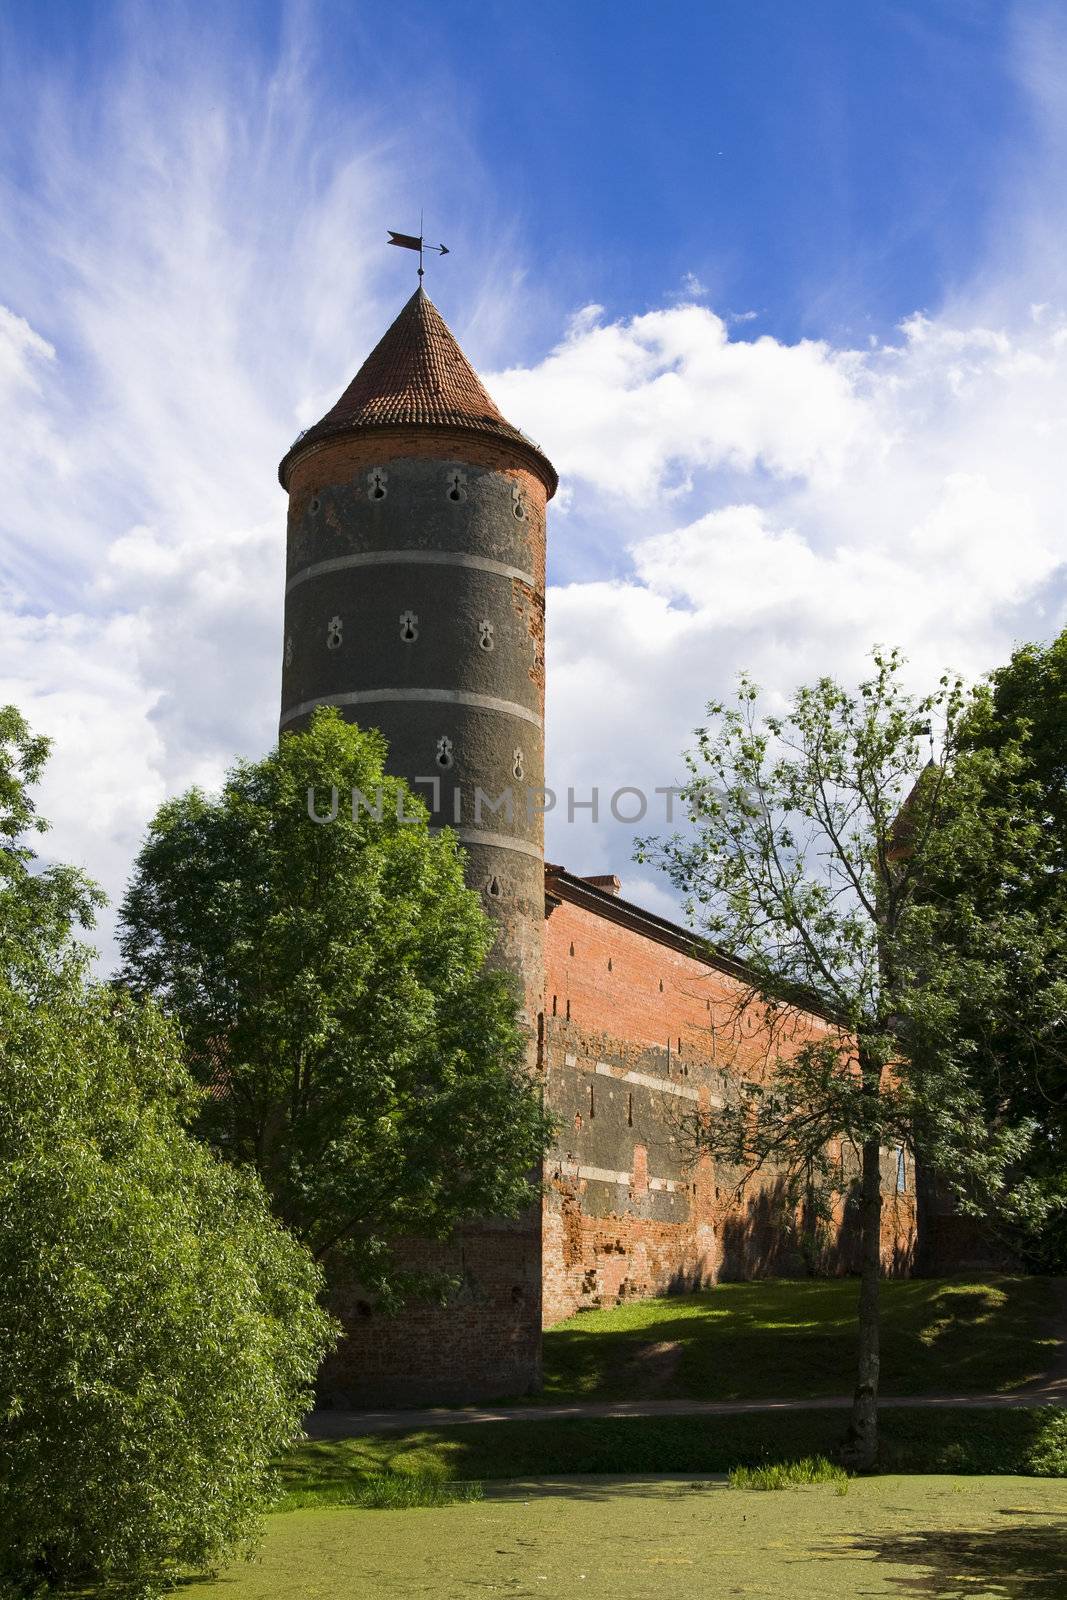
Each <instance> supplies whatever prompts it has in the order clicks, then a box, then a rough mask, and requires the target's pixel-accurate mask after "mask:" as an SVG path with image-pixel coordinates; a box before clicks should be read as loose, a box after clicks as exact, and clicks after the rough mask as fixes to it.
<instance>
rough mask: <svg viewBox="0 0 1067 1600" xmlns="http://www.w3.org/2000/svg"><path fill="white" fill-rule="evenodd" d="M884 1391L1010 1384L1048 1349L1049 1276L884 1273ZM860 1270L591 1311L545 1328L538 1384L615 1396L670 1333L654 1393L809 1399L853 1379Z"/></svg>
mask: <svg viewBox="0 0 1067 1600" xmlns="http://www.w3.org/2000/svg"><path fill="white" fill-rule="evenodd" d="M882 1292H883V1357H882V1392H883V1393H884V1394H886V1395H893V1394H896V1395H922V1394H935V1393H941V1394H985V1393H998V1392H1008V1391H1010V1390H1012V1389H1016V1388H1018V1387H1020V1386H1021V1385H1022V1384H1024V1383H1026V1382H1028V1381H1029V1380H1031V1379H1033V1378H1035V1377H1038V1376H1040V1375H1041V1374H1042V1373H1043V1372H1045V1371H1046V1370H1047V1369H1048V1367H1049V1366H1050V1365H1051V1364H1052V1363H1053V1362H1054V1360H1055V1356H1056V1351H1057V1344H1056V1339H1055V1337H1054V1335H1053V1333H1052V1331H1051V1328H1050V1319H1051V1315H1052V1311H1053V1309H1054V1295H1053V1287H1052V1285H1051V1283H1050V1282H1049V1280H1047V1279H1040V1278H1006V1277H997V1276H993V1275H991V1276H989V1277H987V1278H985V1279H983V1280H981V1281H978V1282H975V1281H974V1280H961V1281H958V1282H957V1281H953V1280H943V1279H942V1280H936V1281H934V1280H920V1279H912V1280H890V1281H887V1282H886V1283H884V1284H883V1286H882ZM857 1298H858V1285H857V1284H856V1282H855V1280H853V1279H830V1280H818V1279H805V1280H800V1281H789V1280H783V1279H777V1280H774V1281H769V1282H759V1283H725V1284H721V1285H720V1286H719V1287H718V1288H716V1289H712V1290H703V1291H700V1292H698V1293H695V1294H689V1295H685V1296H678V1297H669V1298H661V1299H657V1300H648V1301H643V1302H639V1303H633V1304H631V1305H625V1306H620V1307H617V1308H614V1309H612V1310H609V1311H590V1312H583V1313H581V1314H580V1315H579V1316H576V1317H573V1318H571V1319H570V1321H568V1322H566V1323H562V1324H560V1325H558V1326H557V1327H555V1328H552V1329H550V1330H549V1332H548V1333H547V1334H546V1335H545V1341H544V1355H545V1387H544V1391H543V1393H542V1394H541V1395H540V1396H538V1397H536V1398H538V1399H542V1400H552V1399H559V1400H562V1399H572V1398H575V1399H577V1398H581V1399H592V1398H604V1399H619V1398H624V1397H626V1398H629V1397H633V1396H635V1395H638V1394H639V1393H640V1384H639V1383H637V1384H636V1386H635V1377H636V1376H637V1375H639V1373H640V1368H641V1362H640V1359H639V1358H640V1356H641V1353H642V1352H643V1351H648V1350H649V1349H650V1348H652V1347H656V1346H662V1345H664V1344H667V1343H671V1344H676V1345H677V1347H678V1349H679V1351H680V1356H679V1359H678V1363H677V1368H676V1370H675V1371H674V1372H673V1374H672V1375H671V1376H670V1377H669V1379H668V1381H666V1382H665V1383H663V1384H662V1385H660V1386H658V1387H657V1390H656V1392H657V1393H658V1394H661V1395H663V1396H667V1397H686V1398H694V1399H697V1398H699V1399H709V1400H737V1399H747V1400H756V1399H773V1398H788V1399H803V1398H805V1397H808V1398H813V1399H814V1398H817V1397H822V1396H829V1395H834V1394H839V1393H842V1392H847V1391H848V1389H849V1387H850V1384H851V1381H852V1376H853V1372H854V1368H855V1361H856V1308H857Z"/></svg>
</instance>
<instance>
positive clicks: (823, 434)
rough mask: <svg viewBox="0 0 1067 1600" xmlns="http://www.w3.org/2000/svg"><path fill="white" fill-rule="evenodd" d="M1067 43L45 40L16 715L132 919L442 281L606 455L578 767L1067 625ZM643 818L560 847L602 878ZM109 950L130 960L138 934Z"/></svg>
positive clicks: (16, 484)
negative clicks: (306, 448) (889, 663)
mask: <svg viewBox="0 0 1067 1600" xmlns="http://www.w3.org/2000/svg"><path fill="white" fill-rule="evenodd" d="M1065 67H1067V16H1065V15H1064V13H1063V10H1062V8H1061V7H1059V6H1056V5H1045V4H1043V3H1042V0H1027V3H1025V4H1016V5H1012V4H1010V3H1002V0H1001V3H992V0H990V3H984V0H924V3H922V4H919V3H900V4H894V3H880V0H866V3H864V4H860V5H857V4H855V3H846V0H814V3H805V4H800V3H799V0H797V3H793V0H745V3H741V0H732V3H727V0H719V3H705V4H693V5H689V6H683V5H680V4H676V3H674V0H666V3H664V0H660V3H657V4H655V5H650V4H643V5H637V4H632V3H621V4H607V3H601V0H582V3H579V0H570V3H567V4H564V3H559V0H549V3H540V4H538V5H536V6H521V5H519V4H517V3H511V4H501V3H485V0H482V3H477V4H475V3H468V0H462V3H461V0H438V3H434V4H431V3H427V0H418V3H408V4H405V5H395V4H394V5H387V4H383V3H379V0H374V3H362V4H361V3H359V0H348V3H346V4H333V3H318V4H317V3H314V0H305V3H301V4H286V5H268V4H243V5H242V4H231V5H223V6H220V5H214V6H207V5H201V4H193V5H188V6H184V7H181V6H171V5H166V4H153V5H148V4H142V5H125V6H104V5H93V4H91V3H86V0H81V3H65V4H52V3H49V0H37V3H36V4H35V5H33V6H32V7H30V6H23V7H9V8H7V9H6V11H4V12H3V13H0V96H2V99H3V110H4V115H3V119H2V130H0V426H3V427H4V430H5V433H6V434H7V436H8V437H9V438H10V439H11V440H12V441H13V443H12V445H11V446H10V447H9V448H8V450H7V451H6V452H5V458H4V460H3V462H2V464H0V473H2V474H3V482H2V484H0V696H2V697H3V698H5V699H13V700H15V701H16V702H17V703H18V704H20V705H21V706H22V707H23V708H24V709H25V710H26V711H27V712H28V714H30V715H31V717H32V718H33V720H34V722H35V724H37V725H38V726H40V727H41V728H42V730H43V731H46V732H49V733H52V734H53V735H54V736H55V738H56V741H57V749H56V758H55V761H54V763H53V769H52V775H51V777H50V779H49V784H48V786H47V789H46V794H45V807H46V809H47V810H48V811H49V812H50V814H51V815H52V816H53V817H54V819H55V823H56V827H55V832H54V834H53V848H54V849H55V850H56V853H57V854H59V855H66V856H68V857H71V858H74V859H77V860H79V861H81V862H82V863H83V864H84V865H86V866H87V867H88V868H89V870H90V871H92V872H94V873H95V874H96V875H97V876H98V877H100V878H101V879H102V880H103V881H104V883H105V885H106V887H107V888H108V889H109V891H110V892H111V893H112V894H118V893H120V892H121V886H122V882H123V879H124V877H125V873H126V870H127V868H128V865H129V860H130V857H131V855H132V852H133V850H134V849H135V848H136V843H137V839H138V837H139V835H140V832H141V829H142V828H143V826H144V822H145V820H146V818H147V816H148V815H149V814H150V813H151V810H152V809H153V807H154V806H155V805H156V804H158V803H159V801H160V800H161V799H162V798H163V797H164V796H165V795H166V794H168V793H173V792H174V791H175V790H176V789H178V788H181V787H183V786H184V785H186V784H188V783H190V782H192V781H201V782H204V783H213V782H215V781H216V780H217V778H218V776H219V774H220V772H221V771H222V770H223V768H224V766H225V764H226V762H227V761H228V760H229V759H230V758H231V757H232V756H233V755H234V754H235V753H237V752H241V753H244V754H254V753H257V752H258V751H260V750H262V749H264V748H265V747H266V746H267V745H268V744H269V742H270V740H271V738H272V737H273V733H274V728H275V718H276V711H277V695H278V665H279V655H280V641H279V633H280V602H281V583H280V573H281V565H280V563H281V549H282V539H283V529H284V501H283V499H282V496H281V493H280V490H279V489H278V487H277V484H276V480H275V478H274V469H275V466H276V463H277V460H278V457H279V456H280V455H281V454H282V452H283V451H284V449H285V447H286V445H287V444H288V442H289V440H290V438H291V437H292V436H293V434H295V432H296V431H297V430H298V428H300V427H301V426H305V425H306V424H307V423H308V422H310V421H312V420H314V418H315V417H316V416H318V415H319V414H321V412H322V411H323V410H325V409H326V407H327V406H328V405H329V404H330V403H332V401H333V399H334V398H336V395H337V393H339V391H340V389H341V388H342V387H343V386H344V384H345V383H346V382H347V380H348V378H349V377H350V376H351V373H352V372H353V371H354V370H355V367H356V366H357V365H358V364H359V361H360V360H361V359H362V357H363V355H364V354H365V353H366V352H367V350H368V349H369V348H370V346H371V345H372V344H373V343H374V342H375V340H376V339H377V337H378V335H379V334H380V333H381V331H382V329H383V328H384V326H385V325H386V324H387V323H388V321H389V320H390V319H391V317H392V316H393V314H394V313H395V311H396V309H397V308H398V306H399V305H400V304H401V303H402V301H403V300H404V299H405V298H406V297H407V295H408V293H409V292H410V289H411V287H413V278H412V272H411V268H412V265H413V262H412V260H411V258H410V257H408V256H407V255H405V254H401V253H400V252H398V251H392V250H389V249H388V248H387V247H386V245H385V243H384V240H385V231H386V229H387V228H390V227H393V228H400V229H414V228H416V227H417V219H418V213H419V208H420V206H424V207H425V211H426V229H427V234H428V235H429V236H431V237H435V238H440V239H444V240H445V242H446V243H447V244H448V245H449V246H450V248H451V251H452V253H451V255H450V256H449V257H448V258H447V260H445V261H444V262H441V263H437V262H434V263H433V264H432V267H431V276H430V278H429V280H428V287H429V290H430V292H431V294H432V296H433V297H434V299H435V300H436V302H437V304H438V305H439V306H440V308H441V310H442V311H443V313H444V314H445V316H446V318H447V319H448V320H449V322H450V323H451V325H452V326H453V328H454V329H455V331H456V333H457V335H458V336H459V337H460V339H461V341H462V342H463V344H464V347H465V348H466V349H467V351H468V354H469V355H470V356H471V358H472V359H473V360H474V362H475V364H476V365H477V366H478V367H479V369H480V370H481V371H482V372H483V374H484V375H485V376H486V378H487V381H488V383H489V387H490V389H491V391H492V392H493V393H494V395H495V396H496V398H497V399H498V400H499V401H500V402H501V404H502V405H503V407H504V409H505V411H506V412H507V414H508V415H509V416H510V417H511V418H512V420H514V421H515V422H517V423H518V424H520V425H521V426H523V427H524V428H526V429H527V431H528V432H530V433H531V434H533V435H534V436H535V437H536V438H538V439H539V440H540V441H541V443H542V444H543V445H544V446H545V447H546V448H547V449H548V450H549V451H550V453H551V454H552V455H553V458H554V459H555V460H556V462H557V465H558V466H559V467H560V469H561V474H562V489H561V493H560V496H559V498H558V501H557V503H556V507H555V509H554V515H553V521H552V525H551V529H550V577H551V583H552V587H551V591H550V595H549V668H550V692H549V767H550V778H554V779H555V781H556V782H557V784H558V785H559V787H561V788H565V787H566V786H567V785H568V784H570V783H574V784H575V785H577V786H582V785H584V786H585V787H586V788H587V787H588V786H589V785H590V784H592V783H594V782H596V783H599V784H601V785H602V786H604V787H605V788H606V789H607V790H608V791H609V792H610V787H611V786H612V785H613V784H616V783H645V784H649V785H651V784H652V783H655V782H669V781H671V779H672V778H673V777H674V776H676V774H677V770H678V765H679V762H678V752H679V750H680V749H681V747H682V746H683V745H684V743H685V741H686V738H687V736H688V733H689V731H690V730H691V728H692V727H693V725H694V724H695V722H696V721H697V720H698V718H699V715H700V709H701V706H702V704H703V702H704V700H705V699H707V698H708V697H709V696H712V695H718V694H721V693H723V692H724V691H726V690H727V689H728V688H729V683H730V679H731V677H732V675H733V673H734V672H735V671H736V670H737V668H739V667H741V666H748V667H750V668H751V669H752V670H754V671H755V673H756V675H757V676H758V677H759V678H761V680H762V681H763V682H764V683H765V684H766V685H767V688H768V690H769V692H770V693H771V694H772V696H777V697H778V698H781V697H782V696H783V695H785V694H787V693H788V692H789V690H790V688H791V687H792V686H793V685H795V684H796V683H797V682H798V681H801V680H802V679H803V678H805V677H809V676H811V675H812V674H813V673H816V672H821V671H824V670H829V671H837V672H840V673H841V674H842V675H843V676H846V677H850V676H851V677H854V676H855V675H856V673H857V672H858V671H859V670H861V668H862V663H863V659H864V653H865V651H866V650H867V649H868V648H869V647H870V645H871V644H872V643H873V642H875V641H876V640H878V641H880V642H887V643H900V644H902V645H903V646H904V647H905V649H906V650H907V651H908V653H909V656H910V658H911V661H912V671H913V674H914V678H915V682H916V684H921V683H924V682H925V681H927V679H928V678H929V676H930V675H931V674H932V673H935V672H936V671H937V670H938V669H939V668H940V667H941V665H942V664H951V665H953V666H955V667H958V668H960V669H961V670H963V671H964V672H966V673H969V674H972V675H973V674H977V673H979V672H981V671H983V670H985V669H987V668H988V667H989V666H992V665H993V664H995V663H996V661H998V660H1000V659H1002V658H1003V657H1004V655H1005V654H1006V652H1007V651H1008V650H1009V649H1010V648H1011V645H1012V643H1013V642H1015V641H1016V640H1018V639H1021V638H1029V637H1044V636H1048V635H1049V634H1051V633H1052V632H1053V631H1055V630H1056V629H1057V628H1059V627H1061V626H1063V623H1064V582H1063V562H1064V537H1063V526H1062V505H1063V502H1064V493H1063V489H1064V484H1063V468H1062V461H1063V459H1065V458H1067V320H1065V306H1067V290H1065V285H1064V281H1063V279H1064V266H1063V263H1064V261H1065V259H1067V251H1065V249H1064V245H1065V242H1067V241H1065V237H1064V234H1065V203H1064V192H1063V183H1062V171H1063V166H1064V159H1065V157H1067V105H1065V95H1064V90H1063V87H1062V85H1063V83H1064V81H1065V77H1067V74H1065V70H1064V69H1065ZM630 832H632V830H630V831H629V832H628V831H627V830H626V829H621V828H618V827H616V828H600V829H596V830H594V829H589V828H586V829H584V830H583V829H580V828H577V827H576V828H571V829H567V828H565V827H564V826H563V824H559V823H556V822H553V823H552V826H551V827H550V834H549V849H550V854H552V855H553V856H554V858H555V859H558V860H563V861H565V862H566V863H567V864H568V865H569V866H571V867H572V868H573V869H574V870H578V871H604V870H609V869H611V868H614V869H615V870H617V871H619V872H620V873H621V874H622V875H623V876H624V877H625V878H626V879H627V883H628V886H629V888H630V890H631V892H633V893H634V894H635V896H637V897H639V898H642V899H644V900H645V901H646V902H647V903H649V904H651V905H654V906H656V907H657V908H660V909H666V908H667V905H668V901H667V899H666V897H665V894H664V890H663V888H662V886H661V885H659V884H657V883H655V882H653V881H651V880H649V879H647V878H645V877H641V876H640V875H639V874H635V871H634V869H633V868H632V866H631V865H630V863H629V853H630ZM105 932H106V930H105Z"/></svg>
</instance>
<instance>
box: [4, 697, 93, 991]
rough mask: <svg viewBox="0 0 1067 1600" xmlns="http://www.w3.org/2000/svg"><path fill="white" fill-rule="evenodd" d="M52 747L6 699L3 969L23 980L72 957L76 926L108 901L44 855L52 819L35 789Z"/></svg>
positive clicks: (74, 872) (80, 877)
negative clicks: (41, 841)
mask: <svg viewBox="0 0 1067 1600" xmlns="http://www.w3.org/2000/svg"><path fill="white" fill-rule="evenodd" d="M48 750H49V742H48V740H47V739H43V738H41V737H40V736H39V735H37V736H34V734H33V733H31V731H30V728H29V726H28V725H27V723H26V721H25V719H24V718H23V717H22V716H21V715H20V714H19V712H18V711H17V710H16V709H15V707H14V706H0V971H3V972H4V973H6V974H7V976H8V979H9V981H10V980H11V979H12V978H14V977H15V975H16V974H18V976H19V978H20V981H21V982H23V983H28V982H32V981H33V977H34V975H40V974H41V972H42V971H47V970H48V969H49V968H50V966H52V965H53V964H54V963H55V962H56V961H57V960H58V961H62V960H64V959H65V958H66V956H67V953H68V946H69V940H70V936H71V933H72V930H73V929H74V928H76V927H82V928H90V927H92V925H93V919H94V914H95V911H96V909H97V908H98V907H99V906H100V905H102V904H103V900H104V896H103V893H102V891H101V890H100V889H99V888H98V887H97V886H96V884H94V883H91V882H90V881H89V879H88V878H86V877H85V876H84V875H83V874H82V873H80V872H79V871H78V870H77V868H75V867H68V866H62V865H53V866H50V867H47V868H42V867H41V865H40V863H39V862H38V860H37V856H36V853H35V851H34V849H33V843H32V838H33V835H34V834H38V835H40V834H42V833H46V832H47V831H48V824H47V822H46V821H45V820H44V818H43V817H41V816H39V815H38V813H37V808H36V806H35V804H34V800H33V795H32V794H31V792H30V791H31V788H32V786H33V785H34V784H35V783H36V782H37V781H38V779H39V778H40V775H41V771H42V769H43V767H44V764H45V762H46V760H47V759H48Z"/></svg>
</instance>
